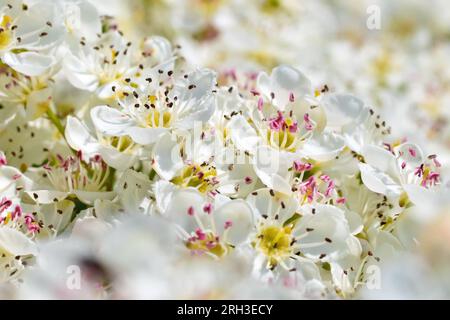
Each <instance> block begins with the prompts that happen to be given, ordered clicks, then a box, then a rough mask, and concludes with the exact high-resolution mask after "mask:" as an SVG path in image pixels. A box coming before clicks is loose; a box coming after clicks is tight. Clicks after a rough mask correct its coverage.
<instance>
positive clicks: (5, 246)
mask: <svg viewBox="0 0 450 320" xmlns="http://www.w3.org/2000/svg"><path fill="white" fill-rule="evenodd" d="M0 248H1V249H2V251H3V250H4V251H6V252H7V253H9V254H11V255H14V256H23V255H28V254H32V255H36V254H37V252H38V251H37V247H36V245H35V244H34V242H32V241H31V240H30V239H29V238H27V237H26V236H25V235H24V234H23V233H21V232H19V231H17V230H14V229H11V228H9V227H1V228H0Z"/></svg>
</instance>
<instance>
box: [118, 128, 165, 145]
mask: <svg viewBox="0 0 450 320" xmlns="http://www.w3.org/2000/svg"><path fill="white" fill-rule="evenodd" d="M167 131H168V129H166V128H141V127H130V128H127V129H126V132H127V133H128V135H129V136H130V137H131V139H133V141H134V142H136V143H138V144H141V145H144V146H145V145H149V144H153V143H155V142H156V141H157V140H158V138H159V137H160V136H161V135H162V134H163V133H164V132H167Z"/></svg>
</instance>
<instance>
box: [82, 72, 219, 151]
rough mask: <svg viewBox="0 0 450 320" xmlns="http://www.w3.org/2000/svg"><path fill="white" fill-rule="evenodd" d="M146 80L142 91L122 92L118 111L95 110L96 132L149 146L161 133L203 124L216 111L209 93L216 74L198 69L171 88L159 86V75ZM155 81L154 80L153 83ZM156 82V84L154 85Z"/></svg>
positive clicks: (97, 108)
mask: <svg viewBox="0 0 450 320" xmlns="http://www.w3.org/2000/svg"><path fill="white" fill-rule="evenodd" d="M153 72H154V75H155V77H149V78H147V79H148V82H149V84H148V85H147V86H146V87H145V88H144V91H142V92H141V91H139V90H138V89H136V90H132V91H130V92H127V91H123V92H122V93H121V94H122V95H123V96H124V99H123V100H119V101H118V103H119V107H120V109H119V110H117V109H114V108H111V107H108V106H98V107H95V108H94V109H92V111H91V116H92V120H93V121H94V124H95V126H96V127H97V130H99V131H100V132H102V133H103V134H105V135H110V136H119V137H120V136H130V137H131V139H133V141H134V142H136V143H138V144H142V145H147V144H152V143H154V142H155V141H156V140H157V138H158V137H159V136H160V135H161V134H162V133H164V132H166V131H170V130H172V128H173V129H178V130H186V129H190V128H192V127H193V125H194V123H195V122H197V121H199V122H206V121H208V120H209V118H210V117H211V116H212V114H213V112H214V109H215V99H214V94H213V93H212V91H213V89H214V87H215V73H214V72H212V71H210V70H207V69H201V70H197V71H194V72H192V73H189V74H187V75H185V76H184V77H183V78H181V79H177V81H175V83H174V84H173V87H172V89H171V87H169V86H159V85H158V80H157V79H158V78H159V75H158V74H159V72H158V71H157V69H154V70H153ZM153 79H154V80H153ZM155 82H156V83H155Z"/></svg>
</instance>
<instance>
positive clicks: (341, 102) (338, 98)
mask: <svg viewBox="0 0 450 320" xmlns="http://www.w3.org/2000/svg"><path fill="white" fill-rule="evenodd" d="M322 101H323V107H324V109H325V112H326V114H327V122H328V125H330V126H344V125H347V124H350V123H354V122H356V120H357V119H358V118H359V117H360V116H361V114H362V112H363V111H364V109H365V108H364V103H363V102H362V101H361V100H360V99H358V98H356V97H354V96H352V95H349V94H338V93H335V94H328V95H326V96H325V97H324V99H323V100H322Z"/></svg>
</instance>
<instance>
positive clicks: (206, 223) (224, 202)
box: [155, 185, 253, 258]
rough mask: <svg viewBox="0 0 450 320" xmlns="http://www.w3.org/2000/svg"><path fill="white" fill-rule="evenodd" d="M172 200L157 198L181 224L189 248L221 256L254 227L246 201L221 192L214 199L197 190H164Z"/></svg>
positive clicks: (163, 210)
mask: <svg viewBox="0 0 450 320" xmlns="http://www.w3.org/2000/svg"><path fill="white" fill-rule="evenodd" d="M161 187H163V186H161V185H158V188H159V190H155V192H158V191H163V192H164V191H165V196H168V197H169V198H168V199H161V200H162V201H161V200H160V201H158V200H159V199H157V201H158V202H159V203H160V207H162V208H160V210H161V213H162V214H163V215H165V216H166V217H167V218H168V219H169V220H171V221H174V222H175V223H176V224H177V225H178V226H179V234H180V237H181V239H182V240H183V242H184V244H185V246H186V248H187V249H189V250H190V251H192V252H193V253H196V254H206V255H208V256H211V257H213V258H221V257H223V256H225V255H227V254H229V253H230V252H231V251H233V249H235V248H236V247H237V246H239V245H241V244H243V243H245V242H246V241H247V239H248V235H249V233H250V231H251V230H252V228H253V216H252V211H251V209H250V207H249V206H248V204H247V203H246V202H245V201H244V200H230V199H227V198H222V196H220V195H217V196H216V197H215V198H216V199H215V198H210V197H207V196H205V195H203V194H202V193H200V192H199V191H197V190H195V189H192V188H191V189H178V190H167V186H166V189H165V190H161Z"/></svg>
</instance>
